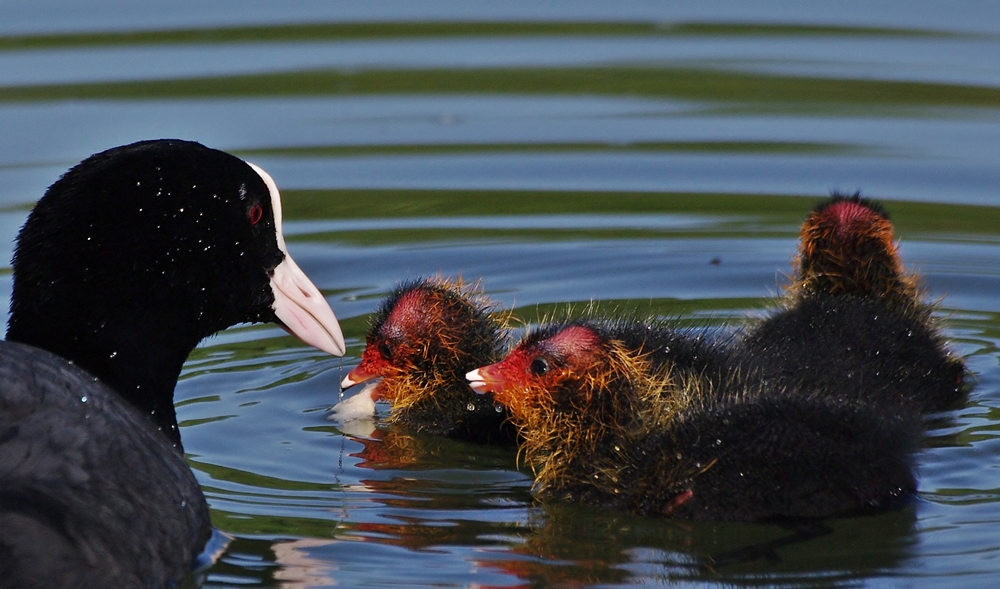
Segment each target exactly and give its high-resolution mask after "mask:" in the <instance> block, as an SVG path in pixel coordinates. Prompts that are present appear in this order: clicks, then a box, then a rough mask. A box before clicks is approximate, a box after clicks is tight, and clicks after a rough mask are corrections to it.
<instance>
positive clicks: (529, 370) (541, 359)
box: [468, 325, 603, 414]
mask: <svg viewBox="0 0 1000 589" xmlns="http://www.w3.org/2000/svg"><path fill="white" fill-rule="evenodd" d="M602 344H603V339H602V338H601V337H600V336H599V335H598V334H597V333H596V332H595V331H594V330H593V329H591V328H589V327H586V326H580V325H572V326H569V327H566V328H564V329H562V330H560V331H558V332H557V333H555V334H554V335H552V336H551V337H549V338H547V339H544V340H541V341H538V342H526V343H523V344H521V345H519V346H518V347H517V348H515V349H514V351H512V352H511V353H510V354H509V355H508V356H507V357H506V358H505V359H504V360H502V361H500V362H498V363H496V364H491V365H489V366H484V367H482V368H479V369H478V370H474V371H472V372H470V373H469V374H468V378H469V380H470V386H471V387H472V388H473V389H474V390H475V391H476V392H479V393H492V394H493V399H494V400H495V401H496V402H498V403H500V404H502V405H504V406H506V407H508V408H509V409H511V411H513V412H514V413H515V414H519V413H521V412H522V411H524V410H526V409H527V408H528V407H530V406H535V405H538V404H540V403H545V402H546V401H550V400H551V394H552V391H553V390H555V389H557V388H558V387H559V385H560V384H562V383H563V382H565V381H567V380H569V379H571V378H574V377H579V376H581V375H583V374H585V373H586V372H587V371H588V370H589V369H590V368H591V367H592V366H593V365H594V364H595V363H596V362H597V361H598V354H597V352H598V350H599V348H600V346H601V345H602Z"/></svg>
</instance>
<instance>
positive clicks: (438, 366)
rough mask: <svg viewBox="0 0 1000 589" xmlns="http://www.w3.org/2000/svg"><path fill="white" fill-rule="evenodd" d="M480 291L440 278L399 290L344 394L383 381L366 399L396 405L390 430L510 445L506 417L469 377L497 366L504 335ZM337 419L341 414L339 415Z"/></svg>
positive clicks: (385, 305)
mask: <svg viewBox="0 0 1000 589" xmlns="http://www.w3.org/2000/svg"><path fill="white" fill-rule="evenodd" d="M494 311H495V307H494V306H493V304H492V303H491V302H490V301H489V300H488V299H487V298H486V296H485V295H483V294H482V293H481V292H480V291H478V290H477V289H476V288H475V287H465V286H462V285H461V284H460V283H459V284H456V283H454V282H450V281H447V280H444V279H441V278H431V279H424V280H417V281H413V282H409V283H406V284H403V285H401V286H399V287H398V288H396V289H395V290H394V291H393V292H392V293H391V294H390V295H389V296H388V297H387V298H386V299H385V300H384V301H383V302H382V304H381V305H380V306H379V308H378V310H377V311H376V312H375V315H374V318H373V320H372V324H371V327H370V329H369V330H368V336H367V345H366V347H365V351H364V353H363V354H362V356H361V362H360V363H359V364H358V366H357V367H356V368H354V370H352V371H351V372H350V373H349V374H348V375H347V377H346V378H344V382H343V386H344V387H349V386H352V385H354V384H357V383H361V382H366V381H368V380H370V379H374V378H378V377H381V379H382V380H381V382H380V383H379V384H378V385H376V386H375V387H373V388H372V389H368V390H367V392H365V393H362V394H367V395H370V396H371V398H372V399H378V398H383V399H385V400H387V401H388V402H389V403H390V404H391V405H392V410H391V413H390V416H389V422H390V423H393V424H396V425H399V426H402V427H405V428H406V429H409V430H411V431H414V432H421V433H429V434H438V435H445V436H448V437H451V438H455V439H460V440H468V441H474V442H487V443H501V444H511V443H513V441H514V428H513V427H512V426H511V425H510V424H509V423H508V422H507V412H506V411H505V410H504V409H503V407H501V406H498V405H496V404H494V403H493V402H492V401H490V400H489V399H487V398H485V397H483V396H481V395H476V394H474V393H473V392H472V391H471V390H470V389H469V386H468V384H467V383H466V381H465V373H466V372H468V371H469V370H471V369H473V368H476V367H477V366H483V365H485V364H489V363H491V362H495V361H497V360H498V359H499V358H500V354H501V350H502V348H503V345H504V344H503V342H504V341H505V337H506V330H505V327H504V326H503V324H502V323H501V319H499V318H498V317H497V315H496V314H495V313H494ZM335 411H337V408H335Z"/></svg>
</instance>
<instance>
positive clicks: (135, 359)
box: [7, 305, 204, 451]
mask: <svg viewBox="0 0 1000 589" xmlns="http://www.w3.org/2000/svg"><path fill="white" fill-rule="evenodd" d="M147 315H149V316H147V317H141V318H140V317H135V316H132V315H131V314H127V315H124V316H122V315H119V316H116V317H114V318H111V319H107V320H101V321H100V322H94V323H87V322H84V323H83V324H80V323H76V324H74V323H69V322H67V321H62V322H60V321H59V317H58V315H57V314H55V313H49V314H46V315H43V316H39V315H38V314H37V313H36V312H34V310H27V311H25V310H22V309H19V308H18V307H17V306H16V305H14V308H13V310H12V314H11V319H10V324H9V329H8V332H7V339H8V340H10V341H16V342H21V343H25V344H29V345H32V346H35V347H38V348H42V349H44V350H47V351H49V352H52V353H54V354H57V355H58V356H61V357H63V358H66V359H67V360H70V361H72V362H73V363H75V364H76V365H78V366H80V367H81V368H83V369H84V370H86V371H87V372H89V373H90V374H92V375H94V376H95V377H96V378H98V379H100V380H101V381H102V382H104V383H105V384H106V385H108V386H109V387H111V388H112V389H114V390H115V391H116V392H118V394H119V395H121V397H122V398H123V399H125V400H126V401H128V402H129V403H130V404H131V405H132V406H134V407H135V408H136V409H137V410H138V411H139V412H140V413H142V414H144V415H146V416H148V417H149V418H150V419H152V421H153V423H154V424H155V425H156V427H157V428H159V429H160V430H161V431H163V433H164V434H165V435H166V436H167V438H168V439H169V440H170V442H171V443H172V444H173V445H174V446H175V447H176V448H177V449H178V451H183V447H182V446H181V439H180V432H179V431H178V429H177V417H176V413H175V411H174V404H173V395H174V388H175V386H176V384H177V378H178V377H179V376H180V372H181V368H182V366H183V364H184V361H185V359H186V358H187V356H188V355H189V354H190V352H191V351H192V350H193V349H194V347H195V346H196V345H197V343H198V341H200V340H201V339H202V337H204V336H203V335H202V334H200V333H197V332H196V331H195V330H194V329H191V328H190V326H185V325H183V322H182V321H171V320H170V319H169V318H167V317H157V316H155V314H148V313H147ZM143 322H144V323H143Z"/></svg>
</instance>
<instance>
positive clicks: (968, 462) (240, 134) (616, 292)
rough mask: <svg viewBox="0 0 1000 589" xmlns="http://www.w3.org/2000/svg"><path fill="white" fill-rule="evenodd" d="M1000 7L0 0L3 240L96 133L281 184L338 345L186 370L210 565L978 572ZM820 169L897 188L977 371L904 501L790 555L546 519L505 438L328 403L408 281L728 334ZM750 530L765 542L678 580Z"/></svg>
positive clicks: (617, 519)
mask: <svg viewBox="0 0 1000 589" xmlns="http://www.w3.org/2000/svg"><path fill="white" fill-rule="evenodd" d="M998 17H1000V14H997V9H996V7H995V6H994V5H992V4H990V3H986V2H983V3H974V2H969V3H963V4H962V5H961V7H959V8H956V7H945V6H944V5H943V4H942V5H939V4H938V3H931V2H927V3H922V2H907V3H883V4H879V6H874V5H869V4H868V3H861V2H856V3H846V4H845V3H838V4H837V5H836V7H833V6H829V7H812V6H799V5H788V4H785V3H781V2H770V3H753V4H752V5H751V4H744V3H726V2H717V3H699V4H698V5H691V6H686V7H673V6H664V5H661V3H657V2H648V3H646V2H630V3H613V6H612V3H608V4H605V3H598V2H563V1H556V2H550V3H544V4H537V3H534V2H530V3H529V2H523V3H519V2H512V3H504V4H503V5H497V6H491V5H488V4H480V3H476V4H469V3H458V2H428V3H416V4H415V3H408V2H404V3H397V2H377V3H365V4H363V5H362V4H357V5H355V4H348V3H336V2H330V3H313V2H287V3H281V4H273V3H266V2H256V1H246V2H239V3H236V2H227V1H221V0H213V1H212V2H197V3H192V2H152V3H143V5H142V7H141V8H139V7H138V6H137V5H136V6H133V5H132V4H131V3H123V2H117V1H114V0H87V1H84V2H57V1H54V0H45V1H37V0H36V1H33V2H26V1H10V0H8V1H5V2H0V128H3V129H4V131H5V133H4V139H3V141H0V185H2V186H3V190H2V191H0V233H2V234H3V235H4V236H7V237H6V238H5V239H4V240H3V241H2V243H3V244H5V245H4V246H3V247H2V248H0V249H2V250H3V251H0V258H2V259H4V260H8V259H9V257H10V253H11V252H10V239H12V238H13V236H14V234H15V233H16V230H17V227H19V225H20V224H21V223H22V222H23V220H24V217H25V215H26V214H27V211H28V210H29V208H30V205H31V203H32V202H34V201H35V200H36V199H37V198H38V197H39V196H40V195H41V193H42V192H43V191H44V189H45V188H46V187H47V186H48V185H49V184H51V183H52V182H53V181H54V180H55V179H56V178H57V177H58V176H59V174H61V173H62V172H63V171H65V170H66V169H67V168H68V167H69V166H71V165H73V164H74V163H76V162H78V161H79V160H81V159H82V158H84V157H86V156H87V155H89V154H90V153H93V152H96V151H99V150H102V149H106V148H108V147H111V146H114V145H119V144H123V143H127V142H131V141H135V140H139V139H147V138H154V137H182V138H186V139H194V140H199V141H202V142H204V143H206V144H208V145H211V146H213V147H217V148H221V149H225V150H228V151H231V152H234V153H237V154H239V155H241V156H242V157H245V158H247V159H249V160H251V161H254V162H255V163H257V164H260V165H261V166H263V167H264V168H265V169H267V170H268V171H269V172H270V173H271V174H272V175H273V176H274V178H275V179H276V181H277V182H278V184H279V186H280V187H281V188H282V191H283V195H284V200H285V212H286V215H287V217H288V219H287V222H286V225H287V226H286V232H287V234H288V239H289V248H290V250H291V251H292V253H293V255H294V256H295V258H296V260H297V261H298V263H299V264H300V265H301V266H302V267H303V269H305V271H306V272H307V273H308V274H309V275H310V276H311V277H312V278H313V279H314V281H315V282H316V283H317V285H318V286H319V287H320V288H321V289H322V290H323V292H324V294H325V295H326V296H327V299H328V300H329V301H330V303H331V305H332V306H333V308H334V310H335V311H336V313H337V315H338V316H339V317H340V318H341V319H342V325H343V328H344V332H345V335H346V336H347V339H348V355H347V357H345V359H344V360H343V361H341V360H339V359H335V358H330V357H328V356H325V355H323V354H322V353H320V352H318V351H316V350H312V349H309V348H306V347H304V346H303V345H302V344H300V343H299V342H297V341H295V340H293V339H292V338H290V337H288V336H286V335H285V334H284V332H283V331H281V330H280V329H278V328H275V327H272V326H239V327H236V328H233V329H231V330H228V331H226V332H224V333H222V334H220V335H219V336H217V337H215V338H212V339H210V340H207V341H206V342H204V343H203V344H202V345H201V346H200V347H199V348H198V349H197V350H196V351H195V353H194V354H193V355H192V357H191V358H190V360H189V361H188V363H187V364H186V366H185V370H184V373H183V375H182V380H181V382H180V384H179V386H178V390H177V396H176V401H177V404H178V417H179V419H180V420H181V422H182V430H183V431H182V435H183V437H184V440H185V448H186V449H187V450H188V452H189V461H190V464H191V466H192V468H193V469H194V471H195V473H196V475H197V477H198V479H199V481H200V482H201V484H202V485H203V487H204V489H205V493H206V495H207V496H208V499H209V502H210V505H211V507H212V516H213V522H214V524H215V526H216V527H217V528H218V529H219V530H221V531H222V532H224V533H226V534H228V535H230V536H232V537H233V540H232V542H231V543H230V545H229V547H228V548H227V550H226V552H225V553H224V554H223V555H222V557H221V558H220V560H219V562H218V563H217V564H216V565H215V566H214V567H212V568H211V569H210V570H209V571H208V572H207V574H206V578H205V583H204V584H205V586H206V587H244V586H250V587H254V586H261V587H329V586H333V585H339V586H347V587H362V586H367V587H388V586H403V587H550V586H551V587H598V586H599V587H620V586H628V585H660V584H673V583H679V584H684V585H690V586H708V585H712V586H715V585H727V586H757V585H793V586H831V585H848V586H859V585H862V586H886V585H891V586H914V585H917V586H935V585H939V586H948V587H951V586H954V585H955V584H956V583H961V584H962V585H963V586H988V585H992V584H993V583H994V580H995V579H996V578H997V577H998V575H1000V562H998V560H1000V559H998V556H1000V540H998V539H997V533H996V529H997V523H998V521H1000V505H998V501H1000V492H998V489H1000V472H998V469H997V464H996V463H997V461H996V458H995V457H996V456H997V453H998V451H1000V448H998V444H1000V442H998V441H997V437H998V433H997V432H998V431H1000V369H998V359H1000V351H998V344H1000V312H998V311H1000V308H998V305H997V303H996V300H997V299H996V296H995V293H996V292H998V291H1000V289H998V287H1000V262H998V261H1000V208H997V207H998V205H1000V198H998V196H997V187H998V186H1000V65H997V63H998V62H997V60H996V59H995V58H994V56H995V55H997V53H998V49H1000V24H998V23H1000V18H998ZM834 189H836V190H842V191H846V192H854V191H855V190H861V191H862V193H863V194H866V195H869V196H872V197H876V198H879V199H883V200H884V201H885V202H886V204H887V207H888V208H889V210H890V212H891V213H892V215H893V219H894V220H895V221H896V223H897V227H898V233H899V236H900V238H901V248H902V253H903V256H904V259H905V261H906V263H907V264H908V265H909V266H910V267H912V268H914V269H919V270H920V271H921V272H922V273H923V274H924V276H925V281H924V283H925V287H926V291H927V296H928V297H929V298H932V299H940V300H941V308H940V315H941V317H942V320H943V321H944V325H945V326H946V331H947V333H948V335H949V336H950V337H951V339H952V341H953V347H954V349H955V351H956V353H958V354H961V355H962V356H964V357H966V360H967V363H968V366H969V368H970V370H971V371H972V372H973V373H974V375H975V379H976V383H975V387H974V388H973V390H972V391H971V392H970V395H969V399H968V402H967V404H966V405H965V406H964V407H962V408H961V409H959V410H956V411H953V412H948V413H944V414H941V415H937V416H934V417H933V418H932V419H931V420H930V421H929V432H928V435H927V440H926V444H925V446H926V448H925V449H924V450H923V451H922V452H921V453H920V455H919V456H918V463H919V475H920V493H919V497H918V498H917V500H916V501H914V503H913V504H912V505H911V506H909V507H908V508H906V509H903V510H901V511H898V512H892V513H887V514H883V515H879V516H874V517H864V518H846V519H837V520H832V521H830V522H828V526H829V527H830V528H831V530H832V532H831V533H829V534H827V535H824V536H822V537H817V538H813V539H810V540H803V541H798V542H787V540H788V539H789V538H790V535H791V534H792V532H791V531H789V530H787V529H784V528H781V527H778V526H765V525H733V524H726V525H721V524H711V523H689V522H683V521H670V520H660V519H650V518H638V517H634V516H630V515H628V514H624V513H614V512H607V511H597V510H593V509H588V508H586V507H580V506H559V505H554V506H553V505H540V504H537V503H535V502H534V501H533V500H532V498H531V495H530V485H531V478H530V473H529V472H527V471H525V470H523V469H522V468H519V467H518V463H517V459H516V456H515V455H514V454H513V453H512V452H509V451H505V450H498V449H491V448H484V447H479V446H475V445H469V444H462V443H457V442H452V441H448V440H442V439H437V438H433V437H421V436H414V435H412V434H410V433H408V432H405V431H399V430H392V429H390V428H386V427H380V428H379V429H378V430H376V431H374V432H372V431H370V430H364V429H362V430H356V429H349V428H347V427H345V426H343V425H342V424H338V423H336V422H331V421H329V420H328V419H327V415H326V414H327V409H328V408H329V407H330V406H331V405H332V404H334V403H335V402H336V401H337V400H338V389H339V387H338V383H339V381H340V379H341V378H342V376H343V374H345V372H346V370H349V369H350V368H351V367H352V366H353V365H354V364H355V363H356V361H357V358H358V356H359V355H360V353H361V350H362V348H363V339H364V332H365V328H366V325H367V318H368V314H369V313H370V312H371V311H372V309H373V308H374V306H375V305H376V304H377V302H378V300H379V299H380V298H381V297H382V296H383V295H384V294H385V293H387V292H388V291H389V290H391V289H392V287H393V286H394V285H395V284H396V283H397V282H399V281H401V280H405V279H408V278H414V277H419V276H427V275H431V274H437V273H441V274H444V275H448V276H459V275H461V276H463V277H464V278H465V279H467V280H477V279H482V280H483V284H484V287H485V289H486V291H487V292H488V293H489V294H490V295H491V296H492V297H494V298H495V299H496V300H497V301H498V302H499V303H501V304H502V305H503V306H505V307H508V308H513V309H514V310H515V311H516V312H517V314H518V315H519V316H521V317H523V318H524V320H525V321H529V322H530V321H533V320H535V319H537V317H539V316H540V315H542V314H544V313H547V312H551V311H552V310H554V309H557V308H560V307H561V306H562V305H563V304H564V303H573V304H574V305H577V306H582V305H585V304H588V303H589V302H591V301H595V302H597V303H598V304H600V305H602V306H603V307H605V308H609V309H610V308H620V309H632V310H635V309H638V310H640V311H641V312H648V313H655V314H658V315H661V316H666V317H672V318H676V319H677V320H678V321H679V322H680V323H683V324H694V325H729V324H733V323H734V322H741V321H745V320H747V318H750V317H755V316H759V315H760V314H761V313H762V312H764V310H765V309H766V308H767V307H768V305H769V304H770V303H771V301H772V300H773V297H774V296H775V295H777V294H779V293H780V289H781V287H782V285H783V284H784V275H785V274H784V273H786V272H787V271H788V269H789V263H790V259H791V257H792V255H793V253H794V249H795V243H796V237H797V227H798V224H799V223H800V222H801V220H802V218H803V217H804V215H805V214H806V212H807V211H808V210H809V209H810V207H812V206H813V205H814V204H815V203H816V202H817V201H818V200H819V199H820V198H822V197H823V196H825V195H826V194H828V193H829V191H831V190H834ZM0 291H2V294H3V296H5V297H7V296H9V293H10V271H9V266H5V267H4V271H3V275H2V276H0ZM748 546H756V547H758V548H760V550H759V556H760V558H755V559H751V560H749V561H746V562H739V563H735V564H729V565H726V566H719V567H715V568H708V569H705V568H701V567H697V566H693V565H694V564H695V563H697V562H701V561H702V560H704V559H706V558H722V557H724V556H725V555H726V554H729V553H731V551H735V550H739V549H742V548H745V547H748ZM763 547H771V548H773V549H772V550H765V549H764V548H763Z"/></svg>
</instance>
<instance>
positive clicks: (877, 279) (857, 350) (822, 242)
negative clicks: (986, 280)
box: [738, 195, 965, 412]
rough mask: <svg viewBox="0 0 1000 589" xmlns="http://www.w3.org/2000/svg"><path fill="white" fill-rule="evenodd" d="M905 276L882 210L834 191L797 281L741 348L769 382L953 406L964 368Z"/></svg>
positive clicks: (806, 227)
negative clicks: (948, 346)
mask: <svg viewBox="0 0 1000 589" xmlns="http://www.w3.org/2000/svg"><path fill="white" fill-rule="evenodd" d="M933 310H934V307H933V306H932V305H930V304H927V303H924V302H923V301H922V300H921V297H920V291H919V280H918V277H917V276H915V275H913V274H910V273H907V272H906V271H905V269H904V267H903V263H902V261H901V260H900V257H899V252H898V249H897V246H896V243H895V242H894V241H893V228H892V223H891V222H890V221H889V217H888V215H887V214H886V213H885V211H884V210H883V209H882V207H881V206H879V205H877V204H875V203H873V202H872V201H869V200H867V199H863V198H860V197H859V196H857V195H854V196H850V197H845V196H839V195H836V196H834V197H832V198H831V199H829V200H827V201H825V202H824V203H822V204H821V205H819V206H818V207H816V208H815V209H814V210H813V211H812V213H810V214H809V216H808V218H807V219H806V221H805V223H804V224H803V225H802V232H801V240H800V243H799V255H798V259H797V263H796V267H795V275H794V277H793V283H792V285H791V286H790V287H789V288H788V292H787V293H786V294H785V296H784V297H783V299H782V300H781V302H780V307H779V308H778V309H777V310H775V311H774V312H772V313H771V314H770V316H769V317H767V318H766V319H764V320H763V321H761V322H759V323H757V324H756V325H753V326H751V327H750V328H749V329H748V330H747V332H746V333H745V334H743V336H742V338H741V339H740V342H739V345H738V349H739V350H740V352H739V353H740V354H741V355H742V357H743V359H744V361H745V363H746V364H747V365H748V366H752V367H753V368H754V369H755V370H758V371H759V373H760V375H761V377H762V378H764V379H766V380H767V381H768V382H770V383H771V384H772V385H773V386H787V387H794V388H805V389H811V390H817V391H827V392H829V393H830V394H833V395H838V396H840V397H843V398H845V399H848V398H853V399H857V400H859V401H862V402H869V403H888V404H890V406H906V407H911V408H913V409H914V410H916V411H921V412H928V411H941V410H944V409H948V408H952V407H954V406H955V405H956V403H958V402H959V401H960V400H961V398H962V391H963V380H964V376H965V368H964V365H963V363H962V361H961V360H959V359H957V358H955V357H954V356H953V355H952V354H951V352H950V351H949V350H948V348H947V346H946V343H945V340H944V337H943V336H942V335H941V333H940V330H939V326H938V324H937V321H936V320H935V319H934V318H933V316H932V312H933Z"/></svg>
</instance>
